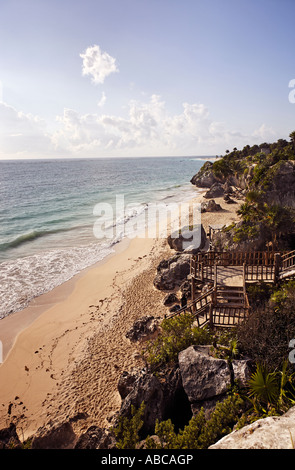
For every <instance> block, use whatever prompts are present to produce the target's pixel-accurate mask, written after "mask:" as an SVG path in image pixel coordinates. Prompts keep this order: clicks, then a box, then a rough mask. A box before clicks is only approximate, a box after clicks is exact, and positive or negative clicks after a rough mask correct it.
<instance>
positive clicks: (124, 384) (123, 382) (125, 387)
mask: <svg viewBox="0 0 295 470" xmlns="http://www.w3.org/2000/svg"><path fill="white" fill-rule="evenodd" d="M139 374H140V371H139V370H137V369H136V370H132V371H131V372H127V371H124V372H122V374H121V376H120V378H119V382H118V392H119V393H120V396H121V398H122V400H124V399H125V398H126V397H127V395H129V393H130V392H132V390H133V388H134V384H135V382H136V380H138V377H139Z"/></svg>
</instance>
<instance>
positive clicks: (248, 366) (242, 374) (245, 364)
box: [232, 359, 253, 387]
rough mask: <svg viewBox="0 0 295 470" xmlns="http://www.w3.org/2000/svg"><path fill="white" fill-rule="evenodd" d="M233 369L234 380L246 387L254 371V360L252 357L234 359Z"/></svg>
mask: <svg viewBox="0 0 295 470" xmlns="http://www.w3.org/2000/svg"><path fill="white" fill-rule="evenodd" d="M232 370H233V375H234V380H236V381H237V382H238V383H239V386H240V387H246V386H247V383H248V382H249V380H250V378H251V374H252V372H253V370H252V361H251V360H250V359H239V360H237V359H233V360H232Z"/></svg>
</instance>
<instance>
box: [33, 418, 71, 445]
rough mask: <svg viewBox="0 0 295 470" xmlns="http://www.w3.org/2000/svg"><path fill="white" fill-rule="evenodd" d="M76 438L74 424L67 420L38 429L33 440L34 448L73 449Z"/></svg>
mask: <svg viewBox="0 0 295 470" xmlns="http://www.w3.org/2000/svg"><path fill="white" fill-rule="evenodd" d="M76 440H77V436H76V434H75V433H74V431H73V427H72V424H71V423H70V422H69V421H67V422H64V423H62V424H59V425H56V426H49V427H47V426H44V427H42V428H40V429H38V431H37V433H36V434H35V435H34V437H33V440H32V449H72V448H73V447H74V444H75V442H76Z"/></svg>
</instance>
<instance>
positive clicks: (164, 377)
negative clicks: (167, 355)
mask: <svg viewBox="0 0 295 470" xmlns="http://www.w3.org/2000/svg"><path fill="white" fill-rule="evenodd" d="M118 391H119V393H120V396H121V398H122V404H121V409H120V412H119V414H118V415H117V417H116V419H117V420H118V419H119V418H120V417H123V416H126V417H129V418H130V417H131V405H133V406H134V407H135V408H136V409H138V408H139V407H140V405H141V404H142V402H144V403H145V410H144V415H143V418H142V420H143V426H142V429H141V435H142V436H143V437H145V436H147V435H148V434H151V433H154V430H155V423H156V420H157V419H158V420H159V421H163V420H166V419H169V418H170V419H172V421H173V422H174V423H175V424H176V425H180V424H181V425H184V424H186V423H187V422H188V420H189V419H190V418H191V416H192V412H191V408H190V404H189V401H188V398H187V396H186V394H185V392H184V389H183V386H182V378H181V374H180V370H179V367H178V366H177V365H176V366H174V367H172V368H170V369H167V370H166V371H165V372H164V373H163V372H161V375H160V376H159V377H156V376H155V375H153V374H151V373H149V372H148V371H146V370H140V371H137V372H136V371H131V372H130V373H129V372H123V374H122V375H121V377H120V379H119V383H118Z"/></svg>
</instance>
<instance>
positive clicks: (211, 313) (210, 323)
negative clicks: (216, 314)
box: [209, 303, 214, 328]
mask: <svg viewBox="0 0 295 470" xmlns="http://www.w3.org/2000/svg"><path fill="white" fill-rule="evenodd" d="M209 326H210V328H213V326H214V324H213V306H212V303H210V305H209Z"/></svg>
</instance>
